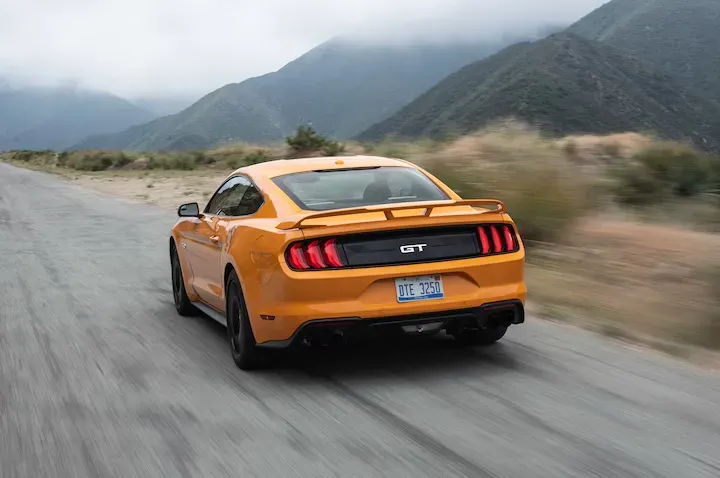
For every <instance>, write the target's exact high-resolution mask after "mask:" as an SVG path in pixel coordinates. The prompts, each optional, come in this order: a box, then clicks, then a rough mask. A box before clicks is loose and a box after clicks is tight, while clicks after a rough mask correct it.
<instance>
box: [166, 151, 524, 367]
mask: <svg viewBox="0 0 720 478" xmlns="http://www.w3.org/2000/svg"><path fill="white" fill-rule="evenodd" d="M178 216H180V218H179V220H178V221H177V223H176V224H175V226H174V227H173V229H172V233H171V237H170V259H171V265H172V285H173V295H174V298H175V307H176V308H177V311H178V312H179V313H180V314H181V315H189V314H192V313H194V312H195V311H196V309H199V310H200V311H202V312H204V313H206V314H207V315H209V316H210V317H212V318H214V319H215V320H217V321H219V322H221V323H222V324H224V325H226V326H227V334H228V341H229V345H230V351H231V353H232V357H233V359H234V361H235V363H236V364H237V365H238V367H240V368H242V369H248V368H252V367H254V366H256V365H257V364H258V363H260V362H259V361H258V358H259V357H260V354H261V353H262V352H263V350H264V349H272V348H284V347H288V346H290V345H293V344H301V343H304V344H308V343H310V344H312V343H314V342H322V341H324V340H330V339H335V338H337V337H345V338H353V337H364V336H367V334H369V333H374V332H382V331H394V332H400V333H410V334H413V333H414V334H418V333H421V334H432V333H437V332H439V331H441V330H444V331H445V332H446V333H447V334H449V335H452V336H453V337H455V339H457V340H459V341H461V342H463V343H467V344H489V343H492V342H495V341H497V340H498V339H500V338H501V337H502V336H503V335H504V334H505V331H506V330H507V328H508V327H509V326H510V325H511V324H520V323H522V322H524V304H525V296H526V287H525V282H524V264H525V251H524V248H523V244H522V241H521V239H520V237H519V235H518V233H517V231H516V228H515V224H514V223H513V221H512V219H511V218H510V216H508V214H507V213H506V212H505V208H504V206H503V204H502V202H500V201H497V200H494V199H492V200H491V199H470V200H463V199H461V198H460V197H459V196H458V195H457V194H456V193H455V192H453V191H452V189H450V188H449V187H448V186H447V185H445V184H443V183H442V182H440V181H439V180H438V179H437V178H435V177H434V176H432V175H431V174H429V173H428V172H427V171H425V170H423V169H421V168H419V167H418V166H416V165H414V164H412V163H409V162H407V161H403V160H399V159H389V158H382V157H372V156H352V157H329V158H307V159H293V160H279V161H270V162H266V163H261V164H255V165H252V166H247V167H243V168H240V169H238V170H237V171H235V172H233V173H232V174H230V175H229V176H228V177H227V179H226V180H225V181H224V182H223V183H222V184H221V185H220V187H219V188H218V189H217V191H215V194H214V195H213V196H212V197H211V198H210V201H209V202H208V204H207V206H205V209H204V210H203V211H202V212H201V211H200V209H199V206H198V204H197V203H189V204H183V205H182V206H180V207H179V209H178Z"/></svg>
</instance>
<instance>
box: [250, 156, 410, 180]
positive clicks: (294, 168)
mask: <svg viewBox="0 0 720 478" xmlns="http://www.w3.org/2000/svg"><path fill="white" fill-rule="evenodd" d="M370 166H400V167H406V168H407V167H412V165H411V164H409V163H407V162H406V161H403V160H401V159H394V158H385V157H382V156H363V155H356V156H327V157H321V158H298V159H278V160H275V161H267V162H264V163H258V164H253V165H250V166H245V167H243V168H240V169H239V170H238V172H247V173H250V174H251V175H261V176H265V177H267V178H274V177H277V176H282V175H284V174H292V173H302V172H305V171H315V170H318V169H345V168H363V167H370Z"/></svg>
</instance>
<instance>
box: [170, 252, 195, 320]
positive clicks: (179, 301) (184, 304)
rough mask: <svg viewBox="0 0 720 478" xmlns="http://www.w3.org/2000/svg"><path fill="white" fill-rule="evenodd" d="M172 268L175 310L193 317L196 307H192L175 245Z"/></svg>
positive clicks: (172, 254) (171, 258)
mask: <svg viewBox="0 0 720 478" xmlns="http://www.w3.org/2000/svg"><path fill="white" fill-rule="evenodd" d="M170 268H171V271H172V289H173V299H174V302H175V309H176V310H177V312H178V314H180V315H183V316H190V315H193V314H194V313H195V306H193V305H192V303H191V302H190V299H189V298H188V296H187V291H186V290H185V281H183V273H182V267H180V257H178V253H177V249H176V248H175V245H174V244H173V246H172V249H171V252H170Z"/></svg>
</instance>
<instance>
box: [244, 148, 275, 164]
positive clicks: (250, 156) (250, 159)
mask: <svg viewBox="0 0 720 478" xmlns="http://www.w3.org/2000/svg"><path fill="white" fill-rule="evenodd" d="M270 159H271V158H270V156H269V155H268V154H267V152H265V150H262V149H258V150H256V151H251V152H249V153H247V154H246V155H245V156H244V157H243V162H244V163H245V164H258V163H264V162H266V161H270Z"/></svg>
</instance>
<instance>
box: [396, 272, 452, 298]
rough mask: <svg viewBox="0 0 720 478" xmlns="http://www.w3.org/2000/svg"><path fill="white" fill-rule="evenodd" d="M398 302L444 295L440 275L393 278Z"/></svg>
mask: <svg viewBox="0 0 720 478" xmlns="http://www.w3.org/2000/svg"><path fill="white" fill-rule="evenodd" d="M395 294H396V296H397V301H398V302H413V301H417V300H430V299H442V298H443V297H445V291H444V289H443V281H442V276H439V275H436V276H418V277H401V278H399V279H395Z"/></svg>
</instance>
